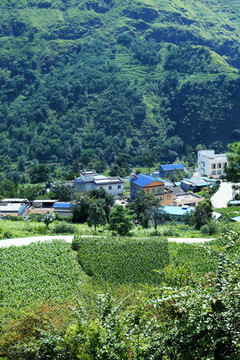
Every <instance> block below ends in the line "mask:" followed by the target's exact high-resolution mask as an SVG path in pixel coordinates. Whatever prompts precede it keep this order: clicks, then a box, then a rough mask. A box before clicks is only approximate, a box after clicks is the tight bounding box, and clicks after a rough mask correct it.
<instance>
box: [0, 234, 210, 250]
mask: <svg viewBox="0 0 240 360" xmlns="http://www.w3.org/2000/svg"><path fill="white" fill-rule="evenodd" d="M84 237H96V236H84ZM99 237H102V236H99ZM73 238H74V236H73V235H57V236H56V235H55V236H34V237H26V238H15V239H6V240H0V248H3V247H9V246H12V245H15V246H21V245H29V244H31V243H34V242H38V241H51V240H60V239H61V240H65V241H66V242H68V243H71V242H72V240H73ZM210 240H213V239H206V238H168V241H171V242H178V243H191V244H193V243H202V242H206V241H210Z"/></svg>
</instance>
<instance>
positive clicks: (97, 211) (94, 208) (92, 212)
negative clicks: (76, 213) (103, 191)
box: [87, 199, 107, 231]
mask: <svg viewBox="0 0 240 360" xmlns="http://www.w3.org/2000/svg"><path fill="white" fill-rule="evenodd" d="M106 221H107V219H106V214H105V211H104V209H103V200H101V199H98V200H96V201H94V202H93V203H91V204H90V206H89V213H88V218H87V223H88V226H93V225H94V228H95V231H96V230H97V226H98V225H105V224H106Z"/></svg>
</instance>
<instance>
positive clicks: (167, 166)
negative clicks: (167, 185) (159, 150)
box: [159, 164, 184, 171]
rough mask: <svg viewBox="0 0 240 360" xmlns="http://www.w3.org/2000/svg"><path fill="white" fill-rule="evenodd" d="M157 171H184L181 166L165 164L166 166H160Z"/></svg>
mask: <svg viewBox="0 0 240 360" xmlns="http://www.w3.org/2000/svg"><path fill="white" fill-rule="evenodd" d="M159 169H162V170H163V171H171V170H172V171H173V170H184V166H183V164H167V165H160V167H159Z"/></svg>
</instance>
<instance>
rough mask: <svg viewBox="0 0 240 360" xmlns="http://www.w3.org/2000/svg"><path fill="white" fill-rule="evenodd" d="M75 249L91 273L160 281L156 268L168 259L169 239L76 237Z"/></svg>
mask: <svg viewBox="0 0 240 360" xmlns="http://www.w3.org/2000/svg"><path fill="white" fill-rule="evenodd" d="M74 249H77V250H78V258H79V262H80V264H81V265H82V267H83V269H84V271H85V272H86V273H87V274H88V275H90V276H93V277H94V278H95V279H103V280H105V281H109V282H110V283H120V284H125V283H133V284H134V283H135V284H137V283H159V282H160V276H159V275H157V274H156V272H155V271H154V270H159V269H162V268H163V267H164V266H166V265H168V263H169V253H168V242H167V241H166V240H162V239H159V238H158V239H141V240H137V239H127V238H126V239H123V238H121V239H114V238H113V239H112V238H103V239H99V238H87V239H86V238H85V239H84V238H76V239H75V240H74Z"/></svg>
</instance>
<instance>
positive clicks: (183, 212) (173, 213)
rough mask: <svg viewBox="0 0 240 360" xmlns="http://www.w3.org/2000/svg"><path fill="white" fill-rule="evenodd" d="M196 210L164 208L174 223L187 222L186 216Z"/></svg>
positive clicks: (190, 208)
mask: <svg viewBox="0 0 240 360" xmlns="http://www.w3.org/2000/svg"><path fill="white" fill-rule="evenodd" d="M194 210H195V209H194V207H188V206H182V207H180V206H164V211H165V212H166V214H168V215H169V217H170V219H171V220H174V221H185V219H186V216H187V215H189V214H190V213H191V212H192V211H194Z"/></svg>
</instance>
